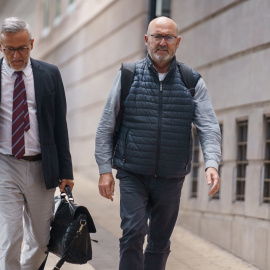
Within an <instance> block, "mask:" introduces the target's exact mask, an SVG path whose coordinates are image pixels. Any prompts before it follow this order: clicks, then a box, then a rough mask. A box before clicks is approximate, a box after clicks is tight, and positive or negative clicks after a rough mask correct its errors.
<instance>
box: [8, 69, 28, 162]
mask: <svg viewBox="0 0 270 270" xmlns="http://www.w3.org/2000/svg"><path fill="white" fill-rule="evenodd" d="M15 74H16V76H17V78H16V80H15V83H14V92H13V111H12V154H13V155H14V156H15V157H16V158H17V159H21V158H22V156H23V155H24V153H25V145H24V131H25V132H26V131H28V130H29V129H30V121H29V112H28V105H27V98H26V89H25V85H24V80H23V78H22V74H23V72H22V71H16V72H15Z"/></svg>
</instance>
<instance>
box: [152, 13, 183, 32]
mask: <svg viewBox="0 0 270 270" xmlns="http://www.w3.org/2000/svg"><path fill="white" fill-rule="evenodd" d="M159 28H162V29H164V28H169V29H171V31H172V32H173V33H172V34H174V35H175V36H177V35H178V26H177V24H176V23H175V22H174V21H173V20H172V19H170V18H168V17H164V16H162V17H158V18H156V19H154V20H152V21H151V22H150V23H149V25H148V30H147V34H151V33H152V32H153V31H154V30H156V29H159Z"/></svg>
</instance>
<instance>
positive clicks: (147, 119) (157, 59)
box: [95, 17, 221, 270]
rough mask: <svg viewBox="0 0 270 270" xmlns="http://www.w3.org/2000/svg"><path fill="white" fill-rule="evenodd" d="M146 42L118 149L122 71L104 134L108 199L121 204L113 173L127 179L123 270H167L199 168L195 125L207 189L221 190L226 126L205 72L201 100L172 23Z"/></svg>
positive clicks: (157, 22)
mask: <svg viewBox="0 0 270 270" xmlns="http://www.w3.org/2000/svg"><path fill="white" fill-rule="evenodd" d="M144 38H145V45H146V47H147V51H148V54H147V56H146V58H144V59H142V60H140V61H138V62H136V64H135V73H134V74H135V75H134V81H133V83H132V85H131V88H130V91H129V94H128V96H127V98H126V100H125V104H124V106H125V110H124V117H123V120H122V123H121V129H120V132H119V138H118V141H117V145H116V147H115V149H113V143H112V141H113V135H114V128H115V122H116V117H117V115H118V112H119V108H120V98H121V72H120V71H119V73H118V75H117V77H116V80H115V81H114V84H113V87H112V89H111V91H110V94H109V97H108V99H107V102H106V104H105V108H104V111H103V114H102V117H101V120H100V123H99V125H98V129H97V135H96V151H95V156H96V161H97V164H98V166H99V173H100V179H99V192H100V194H101V196H103V197H105V198H107V199H110V200H111V201H113V195H114V186H115V181H114V177H113V175H112V167H113V168H115V169H117V174H116V178H118V179H119V185H120V195H121V200H120V215H121V219H122V222H121V228H122V230H123V235H122V237H121V238H120V263H119V269H120V270H127V269H129V270H133V269H134V270H135V269H136V270H143V269H145V270H163V269H165V267H166V261H167V258H168V255H169V253H170V237H171V234H172V232H173V229H174V226H175V223H176V220H177V216H178V211H179V204H180V196H181V189H182V185H183V182H184V179H185V176H186V175H187V174H188V173H189V172H190V169H191V158H192V133H191V126H192V123H193V124H194V125H195V126H196V128H197V132H198V135H199V137H200V141H201V144H202V150H203V154H204V158H205V169H206V179H207V183H208V185H210V184H212V187H211V190H210V192H209V195H213V194H214V193H216V192H217V191H218V190H219V185H220V178H219V175H218V172H217V169H218V163H219V161H220V155H221V150H220V140H221V136H220V129H219V124H218V122H217V119H216V116H215V113H214V110H213V108H212V105H211V101H210V99H209V96H208V93H207V88H206V86H205V83H204V81H203V79H202V78H201V76H200V74H199V73H197V72H196V71H194V70H192V74H191V76H193V79H194V80H196V81H197V84H196V87H195V95H194V96H192V94H191V92H190V91H189V89H188V88H187V87H186V86H185V84H184V83H183V81H182V78H181V73H180V68H179V65H180V63H179V62H178V61H177V60H176V57H175V53H176V50H177V49H178V47H179V44H180V41H181V37H180V36H178V27H177V25H176V23H175V22H174V21H173V20H171V19H169V18H167V17H159V18H157V19H154V20H153V21H151V22H150V24H149V26H148V30H147V34H146V35H145V37H144ZM112 153H113V155H112ZM146 235H147V246H146V249H145V251H143V243H144V238H145V236H146Z"/></svg>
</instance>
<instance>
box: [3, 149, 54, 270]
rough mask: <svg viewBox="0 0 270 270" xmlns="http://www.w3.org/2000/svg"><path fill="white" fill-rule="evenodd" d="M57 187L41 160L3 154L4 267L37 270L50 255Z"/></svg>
mask: <svg viewBox="0 0 270 270" xmlns="http://www.w3.org/2000/svg"><path fill="white" fill-rule="evenodd" d="M54 192H55V189H50V190H46V188H45V183H44V179H43V174H42V165H41V161H35V162H30V161H24V160H17V159H16V158H13V157H8V156H5V155H3V154H0V228H1V229H0V269H1V270H37V269H38V268H39V266H40V265H41V263H42V261H43V260H44V258H45V257H46V254H45V251H46V249H47V245H48V242H49V236H50V223H51V221H52V218H53V210H54Z"/></svg>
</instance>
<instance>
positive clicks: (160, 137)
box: [113, 57, 199, 178]
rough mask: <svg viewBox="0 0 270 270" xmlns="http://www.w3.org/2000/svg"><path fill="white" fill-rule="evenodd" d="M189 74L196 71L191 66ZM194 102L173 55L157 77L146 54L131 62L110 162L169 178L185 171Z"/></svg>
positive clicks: (187, 168)
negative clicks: (131, 72)
mask: <svg viewBox="0 0 270 270" xmlns="http://www.w3.org/2000/svg"><path fill="white" fill-rule="evenodd" d="M194 76H199V74H198V73H196V72H195V71H194ZM194 112H195V104H194V102H193V99H192V96H191V93H190V92H189V91H188V89H187V88H186V86H185V85H184V83H183V82H182V80H181V75H180V72H179V69H178V67H177V64H176V59H175V58H174V60H173V63H172V65H171V66H170V69H169V71H168V73H167V75H166V77H165V79H164V80H163V81H161V82H160V81H159V77H158V73H157V71H156V69H155V68H154V66H153V65H152V62H151V61H150V59H149V58H148V57H147V58H145V59H143V60H141V61H139V62H137V63H136V69H135V76H134V81H133V83H132V85H131V88H130V91H129V94H128V96H127V98H126V100H125V112H124V117H123V122H122V126H121V129H120V134H119V139H118V142H117V145H116V149H115V153H114V157H113V167H116V168H122V169H124V170H126V171H130V172H133V173H137V174H142V175H151V176H155V177H158V176H160V177H166V178H175V177H183V176H185V175H187V174H188V173H189V172H190V169H191V159H192V134H191V124H192V120H193V116H194Z"/></svg>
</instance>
